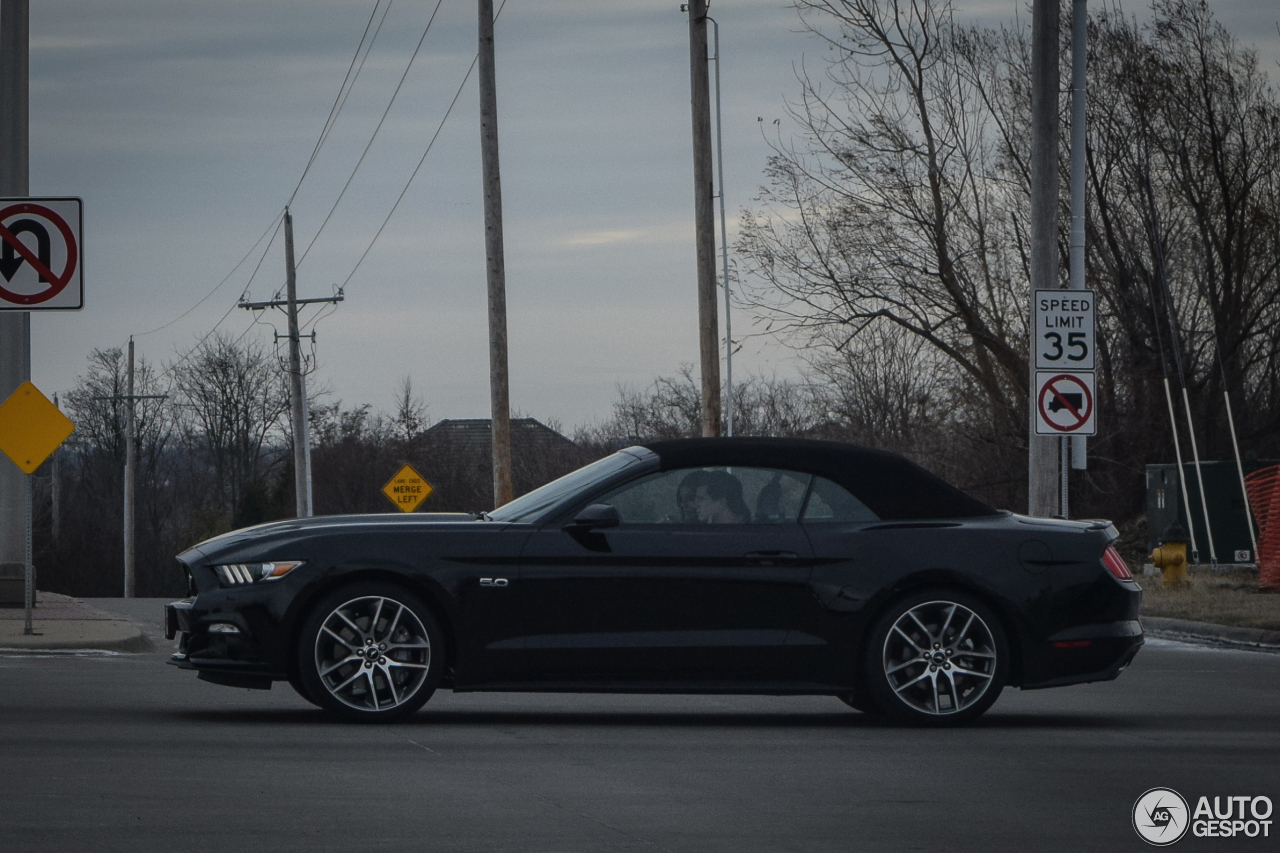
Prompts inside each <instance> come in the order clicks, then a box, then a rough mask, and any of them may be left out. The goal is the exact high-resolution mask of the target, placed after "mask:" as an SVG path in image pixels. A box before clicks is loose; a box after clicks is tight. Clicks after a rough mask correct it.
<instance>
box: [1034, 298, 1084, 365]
mask: <svg viewBox="0 0 1280 853" xmlns="http://www.w3.org/2000/svg"><path fill="white" fill-rule="evenodd" d="M1034 297H1035V298H1034V299H1033V300H1032V322H1033V325H1032V329H1033V333H1032V336H1031V345H1032V346H1033V347H1034V348H1035V351H1036V369H1037V370H1060V371H1065V372H1070V373H1076V372H1079V371H1082V370H1093V351H1094V345H1093V344H1094V335H1093V318H1094V305H1095V301H1094V298H1093V291H1092V290H1037V291H1035V293H1034Z"/></svg>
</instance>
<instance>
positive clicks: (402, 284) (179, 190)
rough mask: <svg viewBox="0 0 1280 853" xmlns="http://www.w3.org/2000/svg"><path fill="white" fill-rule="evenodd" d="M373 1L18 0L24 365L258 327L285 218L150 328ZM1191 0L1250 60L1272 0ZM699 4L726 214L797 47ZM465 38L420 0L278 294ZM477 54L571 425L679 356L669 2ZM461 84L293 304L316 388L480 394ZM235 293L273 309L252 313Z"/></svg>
mask: <svg viewBox="0 0 1280 853" xmlns="http://www.w3.org/2000/svg"><path fill="white" fill-rule="evenodd" d="M373 5H374V4H373V0H361V2H357V0H346V2H338V1H337V0H297V2H285V0H272V2H260V0H259V1H256V2H248V0H206V2H201V3H174V2H172V0H150V1H148V0H120V1H119V2H112V3H101V2H88V0H79V2H71V0H62V1H59V0H35V2H33V3H32V4H31V6H32V8H31V193H32V195H37V196H39V195H76V196H81V197H83V199H84V210H85V226H84V233H85V251H84V258H85V265H84V271H85V272H84V275H85V282H86V284H85V290H86V298H85V306H86V307H85V309H84V310H83V311H80V312H69V313H57V314H55V313H51V312H45V313H43V314H37V315H36V316H35V317H34V320H33V337H34V344H33V378H34V380H35V382H36V384H37V385H39V386H40V387H41V388H42V389H43V390H44V391H45V392H46V393H52V392H54V391H65V390H67V389H69V388H70V387H72V386H73V385H74V383H75V378H76V376H77V375H78V374H81V373H83V372H84V370H85V359H86V356H87V355H88V353H89V351H90V350H91V349H93V348H95V347H100V348H106V347H113V346H123V345H124V344H125V342H126V341H127V339H128V336H129V335H130V334H133V335H135V336H137V347H138V351H139V353H140V354H141V355H143V356H145V357H146V358H148V359H150V360H152V361H154V362H161V363H163V362H166V361H172V360H174V359H175V358H176V357H177V356H178V355H180V354H181V353H183V352H185V351H187V350H189V349H190V348H191V347H192V346H193V345H194V344H195V343H196V342H197V341H198V340H200V338H201V337H202V336H203V335H204V334H205V333H207V332H208V331H209V330H210V329H211V328H212V327H214V325H215V324H217V323H218V322H219V320H220V318H223V317H224V315H227V316H226V317H225V319H224V320H222V324H221V326H220V328H221V329H222V330H224V331H226V332H227V333H229V334H231V335H233V336H235V337H239V336H240V335H242V334H244V333H246V332H247V335H248V336H249V337H252V338H256V339H258V340H260V341H262V342H264V343H265V344H266V345H268V346H270V345H271V342H272V328H271V326H268V325H259V326H257V327H256V328H250V326H251V324H252V319H253V318H252V315H251V314H250V312H247V311H243V310H240V309H235V308H234V307H233V306H234V304H235V302H236V300H237V298H238V297H239V296H240V294H241V293H242V292H243V291H244V290H245V288H246V286H247V287H248V289H249V291H250V294H251V296H252V297H253V298H254V299H267V298H270V297H271V296H272V294H273V293H275V292H276V291H277V290H278V289H279V288H281V287H282V286H283V282H284V252H283V243H282V239H283V238H282V235H278V236H277V238H276V241H275V243H274V244H273V245H272V246H271V247H270V250H269V251H268V252H266V254H265V255H264V254H263V250H264V248H265V246H266V241H265V240H264V241H263V242H262V243H261V244H260V245H259V246H258V248H257V250H256V251H254V252H253V253H251V254H250V258H249V260H248V262H247V263H246V264H245V265H243V266H241V267H240V269H239V270H238V271H237V272H236V273H235V274H234V275H232V276H231V277H230V279H228V280H227V282H226V283H225V284H224V285H223V286H222V287H221V288H220V289H218V290H217V291H216V292H214V293H213V295H212V296H210V297H209V298H208V299H207V301H205V302H204V303H203V304H202V305H200V306H199V307H198V308H196V309H195V310H192V311H191V312H190V313H189V314H187V316H185V317H183V318H182V319H180V320H178V321H177V322H172V324H171V325H167V326H166V327H165V328H163V329H161V330H159V331H151V330H153V329H156V328H157V327H160V326H164V325H165V324H169V323H170V322H171V321H173V320H174V319H175V318H176V317H178V316H179V315H181V314H182V313H183V312H185V311H187V310H188V309H191V308H192V306H193V305H194V304H195V303H196V302H197V300H199V299H200V298H202V297H203V296H205V295H206V294H207V293H208V292H209V291H210V290H211V289H212V288H214V286H215V285H217V284H218V282H219V281H221V280H222V279H223V277H224V276H226V275H227V274H228V273H229V272H230V271H231V270H232V268H233V266H234V265H235V264H236V262H237V261H238V260H240V259H241V257H243V256H244V255H245V254H246V253H249V252H250V249H251V247H253V246H254V241H255V240H257V239H258V238H259V236H260V235H262V234H263V232H264V231H268V230H269V226H270V225H271V223H272V222H273V220H274V219H275V218H276V217H277V215H278V213H279V212H280V211H281V209H282V208H283V206H284V205H285V203H286V202H287V201H288V199H289V197H290V193H291V192H292V191H293V188H294V186H295V184H297V182H298V179H299V176H300V175H301V173H302V169H303V167H304V166H305V164H306V162H307V159H308V157H309V156H310V153H311V151H312V148H313V146H314V145H315V142H316V139H317V137H318V135H319V133H320V130H321V128H322V126H323V125H324V122H325V117H326V116H327V115H328V114H329V110H330V106H331V105H332V103H333V100H334V97H335V95H336V94H337V92H338V87H339V85H340V84H341V82H342V79H343V75H344V74H345V73H346V71H347V68H348V65H349V64H350V62H351V59H352V54H353V52H354V50H355V47H356V44H357V43H358V42H359V40H360V34H361V32H362V30H363V29H364V27H365V24H366V22H367V21H368V19H369V15H370V12H371V10H372V9H373ZM1214 6H1215V9H1216V10H1217V12H1218V15H1219V17H1220V19H1221V20H1222V21H1223V22H1224V23H1226V24H1227V26H1228V27H1229V28H1230V29H1231V30H1232V31H1233V32H1235V33H1236V34H1238V35H1239V36H1240V37H1241V38H1242V39H1244V40H1245V41H1246V42H1248V43H1252V44H1253V45H1255V46H1256V47H1258V48H1259V49H1260V51H1261V53H1262V54H1263V56H1264V58H1265V59H1266V65H1267V67H1268V68H1269V70H1270V73H1271V76H1272V79H1276V77H1277V75H1276V64H1275V61H1276V59H1280V37H1278V36H1277V32H1276V19H1277V18H1280V12H1277V11H1276V10H1275V9H1274V8H1268V7H1269V6H1270V4H1264V3H1256V2H1252V0H1220V2H1217V3H1215V4H1214ZM433 8H435V0H430V2H426V0H394V3H393V5H392V6H391V8H390V11H389V13H388V14H387V17H386V20H385V23H384V25H383V27H382V30H381V32H380V34H379V35H378V38H377V42H376V44H375V46H374V48H373V50H372V52H371V54H370V55H369V57H368V60H367V62H366V64H365V66H364V68H363V71H362V73H361V75H360V77H359V79H358V81H357V83H356V85H355V87H354V89H353V90H352V92H351V94H350V96H349V98H348V100H347V102H346V104H345V107H344V109H343V111H342V113H341V115H340V117H339V119H338V121H337V123H336V125H335V126H334V128H333V130H332V132H331V134H330V136H329V138H328V140H327V141H326V143H325V146H324V148H323V149H322V151H321V153H320V156H319V157H318V158H317V160H316V162H315V164H314V165H313V166H312V167H311V170H310V172H309V174H308V176H307V178H306V180H305V182H304V183H303V185H302V188H301V191H300V192H299V193H298V195H297V198H296V199H295V201H294V204H293V212H294V217H295V228H296V240H297V244H298V253H299V254H300V255H301V254H302V252H303V251H304V250H306V249H307V247H308V246H310V245H311V241H312V239H313V238H314V237H315V235H316V232H317V229H318V228H319V227H320V224H321V222H322V221H323V220H324V218H325V216H326V215H327V214H328V212H329V210H330V208H331V206H332V205H333V203H334V200H335V198H336V197H337V195H338V193H339V191H340V190H341V188H342V185H343V183H344V182H345V181H346V180H347V178H348V176H349V175H350V174H351V170H352V168H353V167H354V166H355V163H356V161H357V160H358V159H359V157H360V153H361V150H362V149H363V148H364V146H365V144H366V142H367V141H368V139H369V136H370V134H371V133H372V130H373V127H374V125H375V124H376V123H377V121H378V118H379V116H380V115H381V114H382V111H383V109H384V108H385V107H386V105H387V102H388V100H389V99H390V97H391V93H392V90H393V89H394V88H395V85H396V82H397V80H399V78H400V76H401V74H402V73H403V71H404V68H405V65H406V63H407V61H408V59H409V56H410V54H411V53H412V51H413V48H414V45H415V44H416V43H417V42H418V39H419V37H420V36H421V35H422V31H423V28H424V26H425V25H426V22H427V20H428V18H429V17H430V16H431V13H432V10H433ZM958 8H959V9H961V10H962V12H963V13H964V14H965V15H966V16H971V17H974V18H976V19H979V20H981V21H983V22H986V23H997V22H999V21H1002V20H1012V18H1013V16H1014V14H1015V12H1017V11H1018V10H1019V9H1022V10H1023V15H1024V19H1025V15H1026V12H1025V8H1026V7H1025V4H1021V3H1018V2H1011V0H983V2H964V0H960V2H959V3H958ZM1139 8H1140V7H1139ZM711 11H712V15H713V16H714V17H715V18H716V19H718V20H719V21H720V24H721V26H722V27H723V31H722V33H721V45H722V49H723V53H724V60H723V68H722V76H723V91H724V149H725V159H726V182H727V192H726V196H727V199H728V203H729V210H730V232H731V233H730V241H732V240H733V232H734V231H735V230H736V229H735V228H734V225H733V219H734V218H736V217H735V215H734V214H735V211H736V210H737V209H738V208H740V207H742V206H747V205H750V204H751V198H752V196H753V195H754V194H755V192H756V188H757V187H758V185H759V183H760V181H761V172H762V168H763V166H764V162H765V158H766V156H767V153H768V149H767V146H766V145H765V143H764V140H763V139H762V136H761V132H760V124H759V122H758V119H763V120H764V122H765V124H766V125H768V123H770V122H772V120H773V119H775V118H781V117H783V114H784V113H783V100H784V99H785V98H787V97H793V96H794V95H795V94H796V93H797V91H798V86H797V84H796V81H795V77H794V74H793V66H794V65H795V64H796V63H798V62H800V61H801V60H802V58H803V57H805V56H806V54H808V56H809V57H810V59H813V58H815V57H817V56H819V55H821V53H822V52H823V51H822V49H821V48H820V47H819V46H818V45H816V44H815V43H814V42H813V41H812V40H811V39H809V38H807V37H806V36H804V35H802V34H800V33H798V32H797V30H798V25H797V24H798V22H797V19H796V16H795V12H794V10H793V9H791V8H790V7H789V5H788V4H787V3H785V2H782V0H718V2H714V3H713V5H712V10H711ZM379 14H381V11H380V12H379ZM474 54H475V3H474V2H472V0H442V2H441V5H440V7H439V12H438V14H437V16H436V19H435V22H434V23H433V25H432V27H431V30H430V32H429V33H428V34H427V36H426V40H425V42H424V43H423V45H422V49H421V52H420V53H419V55H418V57H417V60H416V61H415V63H414V65H413V67H412V69H411V70H410V72H409V75H408V77H407V79H406V80H405V83H404V87H403V89H402V91H401V92H400V95H399V97H398V99H397V101H396V103H395V106H394V107H393V109H392V110H391V112H390V114H389V115H388V117H387V120H386V123H385V125H384V126H383V128H382V130H381V133H380V135H379V136H378V138H377V140H376V141H375V142H374V144H373V147H372V148H371V149H370V151H369V154H368V157H367V159H366V160H365V162H364V164H363V166H362V167H361V169H360V171H359V173H358V174H357V175H356V177H355V179H354V180H353V181H352V183H351V186H350V188H349V189H348V190H347V192H346V195H345V197H344V199H343V201H342V203H341V204H340V205H339V206H338V208H337V210H336V212H335V213H334V214H333V217H332V219H331V221H330V222H329V223H328V225H327V226H326V227H325V230H324V231H323V233H322V234H321V235H320V236H319V238H318V239H316V240H315V243H314V248H312V249H311V250H310V252H309V253H307V254H306V255H305V258H304V259H303V260H302V262H301V265H300V267H299V276H298V280H299V294H300V296H303V297H314V296H327V295H330V294H331V293H332V292H333V288H334V286H335V285H336V284H339V283H341V282H342V281H343V280H345V279H346V278H347V277H348V275H349V274H350V273H351V271H352V269H353V267H354V266H355V264H356V262H357V260H358V258H359V257H360V254H361V253H362V252H363V251H364V249H365V247H366V246H367V245H368V242H369V240H370V238H371V237H372V236H373V234H374V232H375V231H376V230H377V228H378V226H379V224H380V223H381V222H382V221H383V219H384V217H385V216H386V215H387V213H388V211H389V210H390V208H391V205H392V203H393V202H394V201H395V198H396V196H397V195H398V194H399V192H400V190H401V188H402V187H403V186H404V184H405V181H406V180H407V179H408V177H409V174H410V173H411V172H412V170H413V167H414V165H415V164H416V163H417V162H418V161H419V158H420V157H421V156H422V153H423V150H424V149H425V147H426V145H427V142H428V140H429V139H430V138H431V136H432V134H433V133H435V132H436V129H437V127H439V126H440V123H441V120H442V118H443V116H444V113H445V110H446V108H447V107H448V105H449V102H450V100H451V99H452V98H453V97H454V93H455V92H456V91H457V89H458V86H459V85H460V84H461V82H462V80H463V77H464V75H465V74H466V72H467V68H468V66H469V65H470V63H471V61H472V57H473V56H474ZM497 69H498V109H499V134H500V144H501V161H502V186H503V200H504V208H505V228H506V265H507V297H508V312H509V327H510V354H511V401H512V406H513V408H514V409H516V410H518V411H519V412H522V413H525V414H529V415H533V416H535V417H538V418H541V419H549V418H555V419H558V420H559V421H560V422H561V423H563V424H564V426H565V427H566V429H571V428H572V427H573V426H575V425H578V424H581V423H584V422H588V421H592V420H596V419H599V418H603V417H605V416H607V415H608V413H609V410H610V406H611V403H612V402H613V400H614V399H615V398H616V389H617V387H618V385H619V384H628V385H631V386H643V385H646V384H648V383H649V382H650V381H652V379H653V378H654V377H655V376H659V375H669V374H672V373H673V372H675V371H676V370H677V369H678V367H679V366H680V365H681V364H682V363H692V362H695V361H696V359H697V325H696V313H695V310H696V306H695V273H694V250H693V239H692V209H693V199H692V164H691V153H690V143H689V128H690V117H689V106H688V104H689V65H688V29H687V24H686V16H685V15H684V14H682V13H681V12H680V11H679V3H678V2H675V1H674V0H631V2H627V3H598V2H582V0H509V2H508V4H507V6H506V9H505V10H504V11H503V12H502V15H501V17H500V19H499V21H498V25H497ZM477 103H478V96H477V92H476V82H475V78H474V76H473V77H472V78H471V80H470V81H469V82H468V84H467V86H466V87H465V88H464V89H463V91H462V95H461V98H460V99H459V100H458V103H457V106H456V107H455V108H454V111H453V113H452V116H451V117H450V118H449V120H448V121H447V122H446V123H445V124H444V126H443V129H442V130H441V132H440V136H439V139H438V140H437V142H436V143H435V146H434V148H433V149H432V151H431V153H430V155H429V156H428V157H427V158H426V160H425V161H424V163H423V166H422V170H421V172H420V173H419V174H418V177H417V179H416V180H415V182H414V183H413V185H412V186H411V188H410V189H409V191H408V194H407V195H406V196H405V198H404V200H403V202H402V203H401V205H400V207H399V209H398V211H397V213H396V215H395V216H394V217H393V218H392V220H391V222H390V224H389V225H388V227H387V229H386V231H385V232H384V233H383V234H382V236H381V238H380V240H379V241H378V243H377V245H376V246H375V247H374V248H373V250H372V251H371V252H370V253H369V255H368V257H367V259H366V260H365V261H364V263H363V265H361V266H360V268H359V270H358V271H357V272H356V274H355V275H354V276H353V277H352V278H351V281H350V283H349V284H348V285H347V288H346V301H345V302H344V303H343V304H342V305H341V306H340V307H339V308H338V310H336V311H334V312H333V313H332V314H330V315H329V316H327V317H324V318H322V319H321V320H320V321H319V323H318V324H317V325H316V331H317V332H318V343H317V352H318V369H317V371H316V373H315V375H314V377H313V378H312V380H311V381H312V382H313V383H316V384H319V385H323V386H326V387H327V388H328V389H330V392H331V394H330V398H329V399H331V400H332V399H341V400H342V401H343V402H344V404H346V405H355V404H360V403H371V404H373V405H374V406H375V407H376V408H380V409H388V408H390V407H391V404H392V397H393V395H394V391H395V387H396V385H397V384H398V382H399V380H400V379H401V378H402V377H405V376H408V377H411V378H412V380H413V384H414V388H415V390H416V391H418V392H419V393H420V394H421V395H422V396H423V398H424V399H425V400H426V402H427V403H428V405H429V407H430V414H431V416H432V418H445V417H487V416H488V413H489V410H488V399H489V397H488V393H489V392H488V384H487V383H488V355H487V352H488V350H487V337H486V332H487V326H486V315H485V278H484V269H485V264H484V244H483V205H482V196H481V187H480V155H479V119H478V106H477ZM784 129H785V119H784ZM259 258H262V259H263V260H262V264H261V267H260V268H259V269H258V272H257V275H256V277H254V278H253V280H252V283H250V274H251V273H252V272H253V270H254V267H255V265H256V264H257V263H258V261H259ZM228 311H229V312H230V313H229V314H228ZM312 314H314V311H311V312H308V313H307V315H305V316H308V317H309V316H311V315H312ZM261 319H262V320H263V321H264V322H270V323H273V324H274V326H275V328H276V329H283V316H282V315H280V314H279V313H274V316H271V315H266V316H264V317H262V318H261ZM734 322H735V332H737V331H738V330H746V329H747V328H748V327H749V317H747V316H744V315H742V314H741V313H736V314H735V318H734ZM246 339H249V338H246ZM796 369H797V368H796V365H795V362H794V359H793V357H792V355H791V354H790V353H789V352H788V351H786V350H784V349H782V348H780V347H778V346H776V345H771V344H769V343H767V342H765V341H760V340H755V341H750V342H748V343H747V345H746V346H745V348H744V351H743V352H742V353H741V354H740V355H739V357H738V358H737V359H736V360H735V373H736V374H737V375H738V376H741V375H743V374H744V373H747V372H758V373H766V374H775V373H776V374H779V375H792V374H794V373H795V371H796Z"/></svg>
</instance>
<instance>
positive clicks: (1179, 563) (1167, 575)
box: [1151, 521, 1189, 587]
mask: <svg viewBox="0 0 1280 853" xmlns="http://www.w3.org/2000/svg"><path fill="white" fill-rule="evenodd" d="M1151 564H1152V565H1153V566H1155V567H1156V568H1157V569H1159V570H1160V572H1161V573H1162V574H1163V575H1164V585H1165V587H1171V586H1182V585H1183V584H1186V583H1189V581H1188V580H1187V534H1186V533H1185V532H1184V531H1183V529H1182V525H1181V524H1178V522H1176V521H1175V522H1174V523H1173V524H1171V525H1170V526H1169V529H1168V530H1166V531H1165V533H1164V539H1163V540H1162V541H1161V543H1160V545H1159V547H1157V548H1156V549H1155V550H1154V551H1152V552H1151Z"/></svg>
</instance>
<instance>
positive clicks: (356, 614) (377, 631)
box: [297, 582, 444, 722]
mask: <svg viewBox="0 0 1280 853" xmlns="http://www.w3.org/2000/svg"><path fill="white" fill-rule="evenodd" d="M443 650H444V643H443V639H442V636H441V632H440V628H439V625H438V624H437V623H436V620H435V618H434V617H432V615H431V611H429V610H428V609H427V608H426V607H425V606H424V605H423V604H422V602H421V601H420V600H419V599H418V597H417V596H415V595H414V594H413V593H411V592H409V591H407V590H405V589H402V588H400V587H397V586H395V585H393V584H387V583H381V582H369V583H360V584H353V585H351V586H346V587H343V588H341V589H338V590H335V591H334V592H332V593H330V594H329V595H327V596H325V597H324V598H323V599H321V600H320V601H319V602H318V603H317V604H316V606H315V607H314V608H313V609H312V611H311V613H310V614H309V615H308V616H307V618H306V620H305V621H304V622H303V625H302V633H301V635H300V637H299V642H298V661H297V664H298V678H299V680H300V681H301V686H302V688H303V690H302V691H299V692H302V693H303V695H304V696H305V697H306V698H307V699H309V700H311V701H313V702H315V703H316V704H317V705H319V706H320V707H322V708H325V709H327V710H329V711H332V712H334V713H336V714H338V715H339V716H341V717H344V718H345V719H348V720H356V721H367V722H389V721H391V720H398V719H402V718H404V717H407V716H409V715H410V714H412V713H413V712H414V711H417V710H418V709H419V708H421V707H422V705H423V704H424V703H425V702H426V701H427V700H428V699H430V698H431V694H432V693H433V692H435V689H436V685H438V684H439V683H440V675H441V671H442V669H443V667H444V654H443Z"/></svg>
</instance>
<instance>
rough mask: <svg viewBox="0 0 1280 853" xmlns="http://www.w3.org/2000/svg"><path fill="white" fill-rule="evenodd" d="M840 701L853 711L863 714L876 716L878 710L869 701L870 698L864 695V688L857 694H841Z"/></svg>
mask: <svg viewBox="0 0 1280 853" xmlns="http://www.w3.org/2000/svg"><path fill="white" fill-rule="evenodd" d="M840 701H841V702H843V703H844V704H846V705H848V706H849V707H850V708H852V709H853V710H855V711H861V712H862V713H864V714H872V715H878V714H879V713H880V709H879V708H877V707H876V706H875V703H874V702H872V701H871V697H870V696H868V695H867V694H866V691H865V688H864V689H863V691H862V692H859V693H853V692H850V693H842V694H840Z"/></svg>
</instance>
